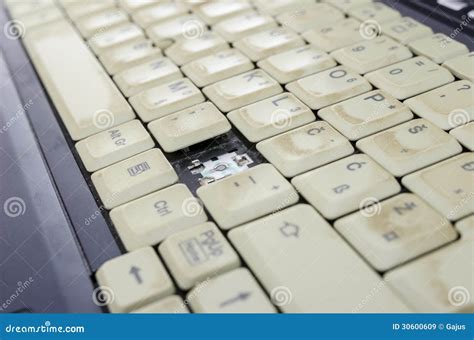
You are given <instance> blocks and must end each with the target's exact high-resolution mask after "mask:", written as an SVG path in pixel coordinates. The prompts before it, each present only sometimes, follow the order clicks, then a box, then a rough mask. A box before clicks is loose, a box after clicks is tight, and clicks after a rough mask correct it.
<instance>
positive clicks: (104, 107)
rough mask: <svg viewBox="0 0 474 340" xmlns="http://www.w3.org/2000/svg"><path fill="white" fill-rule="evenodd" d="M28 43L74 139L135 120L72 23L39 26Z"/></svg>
mask: <svg viewBox="0 0 474 340" xmlns="http://www.w3.org/2000/svg"><path fill="white" fill-rule="evenodd" d="M51 36H55V37H56V38H55V39H51ZM58 41H61V43H60V44H58V43H57V42H58ZM24 43H25V46H26V48H27V50H28V52H29V56H30V58H31V60H32V61H33V63H34V65H35V67H36V71H37V72H38V74H39V75H40V77H41V80H42V81H43V84H44V86H45V88H46V89H47V90H48V93H49V96H50V97H51V99H52V101H53V103H54V105H55V106H56V109H57V111H58V113H59V115H60V117H61V119H62V121H63V123H64V125H65V126H66V128H67V130H68V132H69V134H70V136H71V138H72V139H73V140H79V139H82V138H85V137H87V136H90V135H92V134H94V133H97V132H100V131H102V130H105V129H108V128H110V127H112V126H114V125H119V124H121V123H125V122H126V121H129V120H131V119H133V118H134V116H135V115H134V113H133V111H132V109H131V107H130V105H128V103H127V101H126V100H125V99H124V98H123V96H122V95H121V93H120V91H119V90H118V89H117V87H116V86H115V84H114V83H113V82H112V81H111V79H110V78H109V76H108V75H107V73H106V72H105V71H104V70H103V68H102V66H101V65H100V63H99V62H98V60H97V59H96V57H95V56H94V55H93V54H92V53H91V51H90V50H89V48H87V45H86V44H85V43H84V41H83V40H82V38H81V37H80V36H79V34H78V33H77V31H76V30H75V29H74V28H73V27H72V26H71V24H69V23H68V22H66V21H65V20H58V21H56V22H52V23H50V24H48V25H42V26H38V27H37V28H35V29H34V30H33V31H31V32H28V34H27V35H25V37H24ZM64 51H68V57H67V58H64ZM71 65H74V67H73V68H72V67H71ZM77 74H80V75H81V76H80V77H78V76H77ZM107 117H108V119H107ZM98 118H99V119H98ZM103 118H106V119H103Z"/></svg>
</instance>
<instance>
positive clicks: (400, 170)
mask: <svg viewBox="0 0 474 340" xmlns="http://www.w3.org/2000/svg"><path fill="white" fill-rule="evenodd" d="M356 145H357V148H359V149H360V150H362V151H363V152H364V153H366V154H368V155H369V156H371V157H372V158H373V159H375V160H376V161H377V162H378V163H379V164H381V165H382V166H383V167H384V168H385V169H387V170H388V171H390V173H392V174H393V175H395V176H397V177H400V176H403V175H406V174H408V173H410V172H413V171H416V170H419V169H421V168H424V167H426V166H428V165H431V164H433V163H436V162H439V161H441V160H443V159H446V158H448V157H451V156H454V155H456V154H458V153H460V152H461V151H462V147H461V145H459V143H458V142H457V141H456V139H455V138H454V137H453V136H451V135H450V134H449V133H446V132H445V131H443V130H441V129H440V128H438V127H437V126H435V125H434V124H432V123H430V122H429V121H427V120H425V119H413V120H410V121H409V122H406V123H404V124H401V125H397V126H395V127H393V128H391V129H388V130H385V131H382V132H380V133H377V134H376V135H373V136H370V137H367V138H364V139H361V140H359V141H358V142H357V144H356Z"/></svg>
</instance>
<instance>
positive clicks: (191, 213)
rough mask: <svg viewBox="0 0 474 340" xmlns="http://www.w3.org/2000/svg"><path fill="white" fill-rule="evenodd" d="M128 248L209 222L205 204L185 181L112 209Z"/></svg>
mask: <svg viewBox="0 0 474 340" xmlns="http://www.w3.org/2000/svg"><path fill="white" fill-rule="evenodd" d="M110 218H111V219H112V221H113V223H114V225H115V228H116V229H117V233H118V234H119V236H120V239H121V240H122V242H123V244H124V246H125V248H126V249H127V250H134V249H138V248H141V247H144V246H151V245H156V244H158V243H160V242H161V241H163V240H164V239H165V238H166V237H168V236H170V235H171V234H173V233H176V232H178V231H182V230H184V229H187V228H189V227H192V226H194V225H197V224H200V223H204V222H206V221H207V216H206V213H205V212H204V209H203V208H202V205H201V203H200V202H199V200H198V199H197V198H195V197H194V196H193V195H192V194H191V192H190V191H189V189H188V188H187V187H186V185H184V184H175V185H173V186H170V187H169V188H165V189H162V190H160V191H157V192H154V193H152V194H149V195H147V196H144V197H141V198H139V199H136V200H134V201H132V202H130V203H126V204H124V205H121V206H119V207H117V208H115V209H113V210H112V211H111V212H110Z"/></svg>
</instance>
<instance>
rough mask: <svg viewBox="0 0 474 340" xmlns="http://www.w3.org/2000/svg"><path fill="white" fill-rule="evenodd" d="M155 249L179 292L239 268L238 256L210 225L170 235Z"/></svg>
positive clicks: (217, 230)
mask: <svg viewBox="0 0 474 340" xmlns="http://www.w3.org/2000/svg"><path fill="white" fill-rule="evenodd" d="M158 249H159V251H160V255H161V256H162V257H163V260H164V261H165V263H166V265H167V266H168V268H169V269H170V271H171V273H172V274H173V277H174V278H175V280H176V282H177V284H178V286H179V287H180V288H181V289H189V288H191V287H193V286H194V285H195V284H197V283H200V282H203V281H206V280H209V279H210V278H211V277H213V276H217V275H219V274H221V273H224V272H226V271H228V270H232V269H234V268H237V267H239V266H240V259H239V257H238V256H237V253H236V252H235V250H234V249H233V248H232V247H231V246H230V244H229V243H228V242H227V240H226V238H225V237H224V235H222V233H221V231H220V230H219V229H218V228H217V227H216V225H215V224H214V223H212V222H207V223H204V224H200V225H198V226H196V227H193V228H190V229H187V230H183V231H181V232H179V233H176V234H173V235H171V236H170V237H168V238H167V239H166V240H165V241H164V242H163V243H161V244H160V246H159V247H158Z"/></svg>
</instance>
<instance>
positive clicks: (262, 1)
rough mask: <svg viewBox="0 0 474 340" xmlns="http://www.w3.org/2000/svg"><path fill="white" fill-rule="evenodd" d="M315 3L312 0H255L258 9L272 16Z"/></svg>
mask: <svg viewBox="0 0 474 340" xmlns="http://www.w3.org/2000/svg"><path fill="white" fill-rule="evenodd" d="M313 4H314V1H312V0H276V1H268V0H254V5H255V7H257V9H258V10H259V11H260V12H262V13H266V14H269V15H272V16H276V15H278V14H280V13H283V12H287V11H292V10H294V9H297V8H302V7H306V6H311V5H313Z"/></svg>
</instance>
